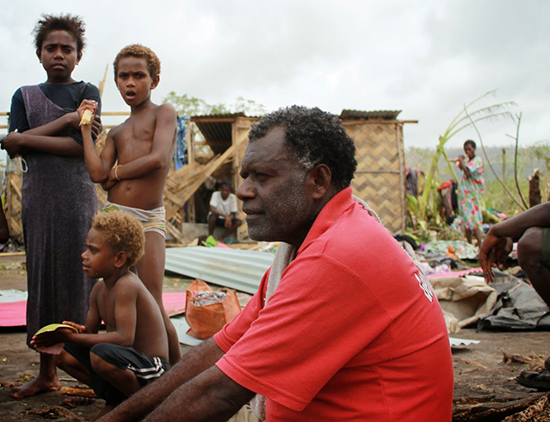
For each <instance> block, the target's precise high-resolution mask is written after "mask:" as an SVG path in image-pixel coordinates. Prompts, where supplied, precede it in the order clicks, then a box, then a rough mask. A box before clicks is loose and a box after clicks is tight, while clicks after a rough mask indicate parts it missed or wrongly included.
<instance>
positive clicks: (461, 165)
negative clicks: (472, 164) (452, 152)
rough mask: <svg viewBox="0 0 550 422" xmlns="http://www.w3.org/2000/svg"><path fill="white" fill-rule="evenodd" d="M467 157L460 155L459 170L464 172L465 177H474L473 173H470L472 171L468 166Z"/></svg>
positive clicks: (458, 160)
mask: <svg viewBox="0 0 550 422" xmlns="http://www.w3.org/2000/svg"><path fill="white" fill-rule="evenodd" d="M465 159H466V157H465V156H464V155H459V156H458V159H457V163H458V168H459V169H460V170H462V171H463V172H464V175H465V176H466V177H467V178H470V177H472V173H471V172H470V169H469V168H468V165H467V164H466V161H465Z"/></svg>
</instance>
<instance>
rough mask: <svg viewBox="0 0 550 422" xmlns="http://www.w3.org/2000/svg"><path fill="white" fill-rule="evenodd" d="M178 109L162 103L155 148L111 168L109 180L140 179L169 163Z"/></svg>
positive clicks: (154, 136)
mask: <svg viewBox="0 0 550 422" xmlns="http://www.w3.org/2000/svg"><path fill="white" fill-rule="evenodd" d="M176 129H177V124H176V111H175V109H174V107H173V106H172V105H171V104H162V105H161V106H159V107H158V111H157V119H156V125H155V133H154V135H153V148H152V149H151V153H149V154H147V155H145V156H143V157H140V158H138V159H137V160H134V161H132V162H129V163H125V164H123V165H119V166H117V169H116V175H115V169H114V168H113V169H111V172H110V174H109V180H111V181H114V182H118V181H120V180H125V179H138V178H140V177H143V176H146V175H148V174H150V173H152V172H153V171H156V170H160V169H162V168H163V167H165V166H167V165H169V163H170V159H169V157H168V156H169V154H170V152H171V151H172V144H173V141H174V138H175V135H176Z"/></svg>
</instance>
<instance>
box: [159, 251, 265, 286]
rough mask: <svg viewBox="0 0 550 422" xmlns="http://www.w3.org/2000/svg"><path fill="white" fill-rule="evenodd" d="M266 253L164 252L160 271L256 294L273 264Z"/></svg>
mask: <svg viewBox="0 0 550 422" xmlns="http://www.w3.org/2000/svg"><path fill="white" fill-rule="evenodd" d="M273 257H274V254H272V253H270V252H259V251H247V250H242V249H226V248H205V247H202V246H191V247H186V248H168V249H166V264H165V265H164V269H165V270H167V271H171V272H174V273H177V274H181V275H184V276H187V277H192V278H198V279H200V280H204V281H206V282H209V283H214V284H217V285H220V286H224V287H229V288H231V289H235V290H239V291H241V292H246V293H250V294H254V293H256V291H257V290H258V287H259V286H260V281H261V279H262V276H263V275H264V273H265V272H266V270H267V269H268V268H269V267H270V266H271V264H272V263H273Z"/></svg>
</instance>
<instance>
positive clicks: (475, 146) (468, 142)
mask: <svg viewBox="0 0 550 422" xmlns="http://www.w3.org/2000/svg"><path fill="white" fill-rule="evenodd" d="M466 145H470V146H471V147H472V148H473V149H476V148H477V145H476V143H475V142H474V141H472V140H471V139H468V140H467V141H466V142H464V148H466Z"/></svg>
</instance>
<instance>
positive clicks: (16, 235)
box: [4, 159, 23, 245]
mask: <svg viewBox="0 0 550 422" xmlns="http://www.w3.org/2000/svg"><path fill="white" fill-rule="evenodd" d="M17 160H19V159H15V160H8V165H7V168H6V179H5V195H6V202H5V204H4V213H5V214H6V220H7V221H8V227H9V229H10V238H12V239H14V240H15V241H17V243H19V244H21V245H22V244H23V224H22V223H21V185H22V181H23V173H22V172H21V170H20V169H19V168H18V167H17Z"/></svg>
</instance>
